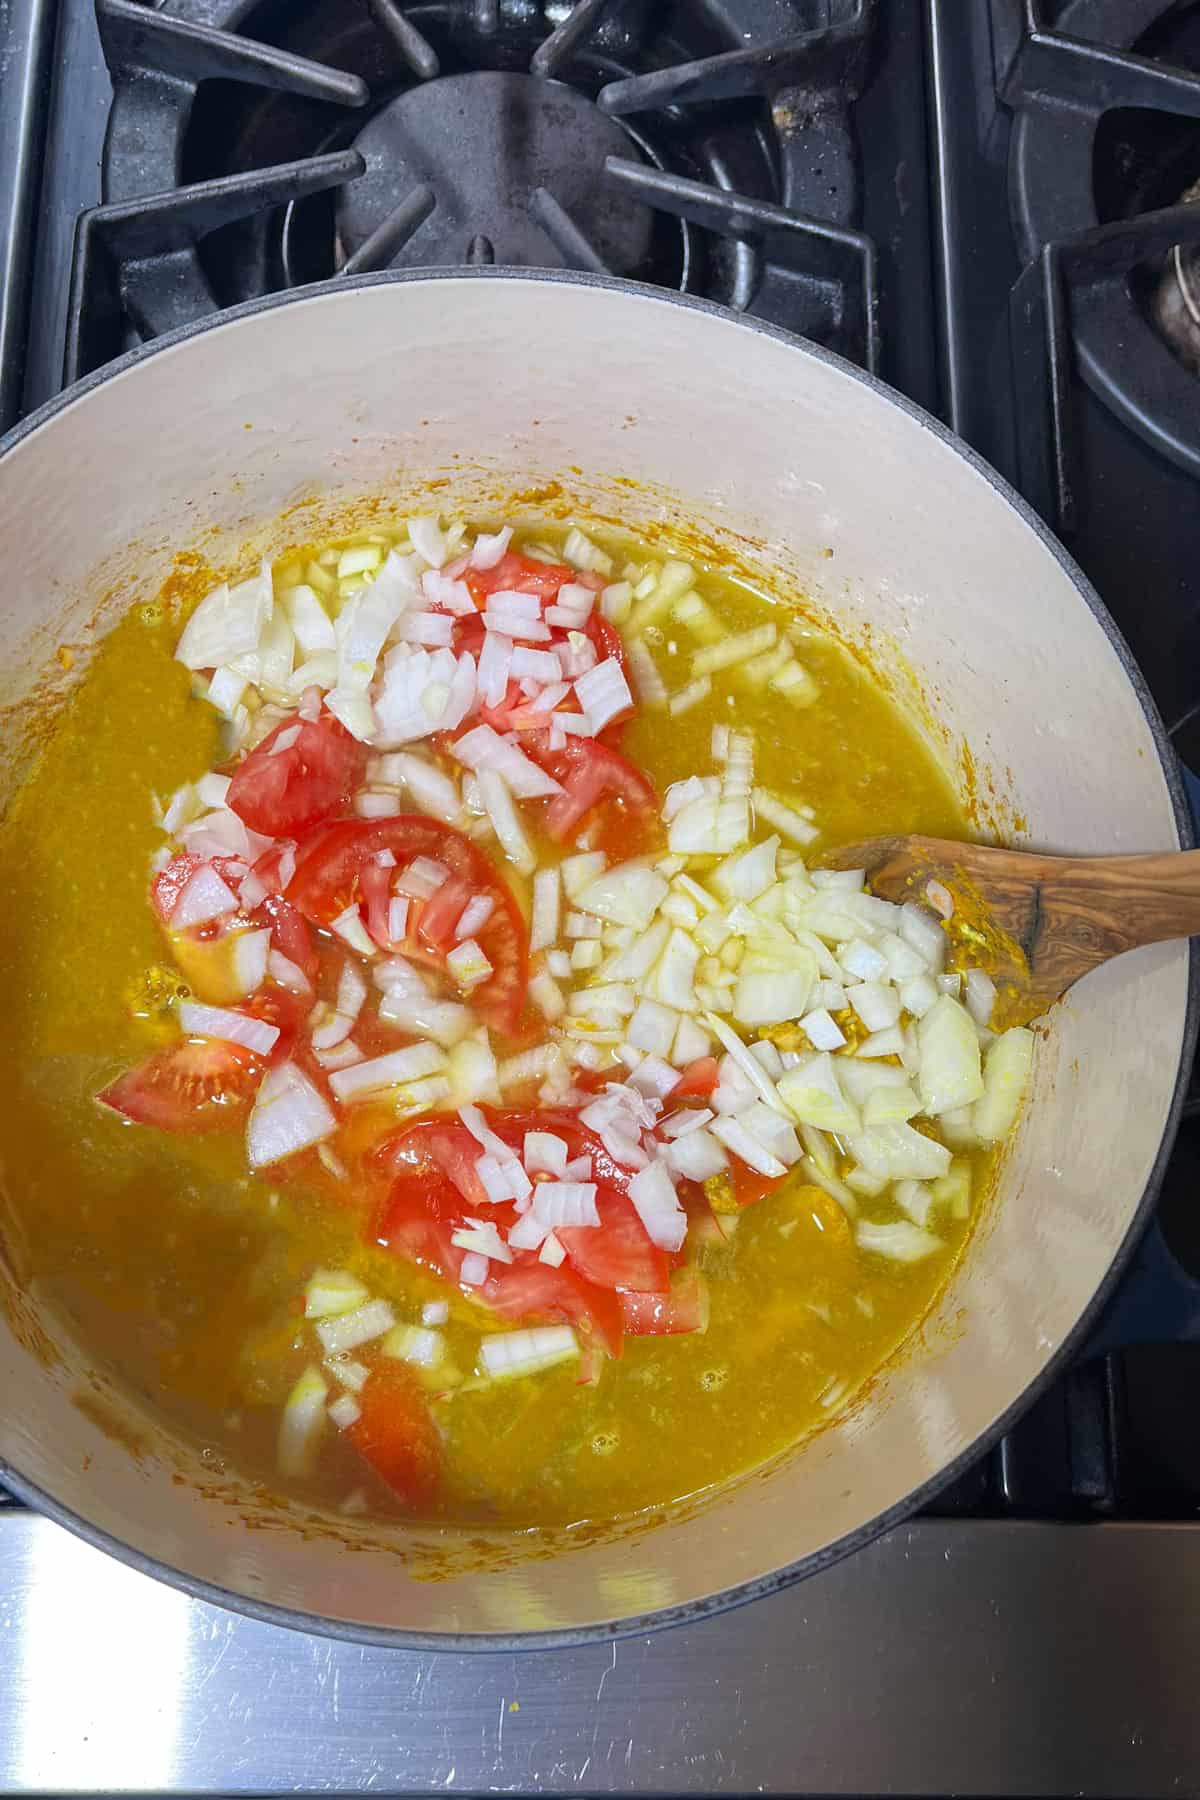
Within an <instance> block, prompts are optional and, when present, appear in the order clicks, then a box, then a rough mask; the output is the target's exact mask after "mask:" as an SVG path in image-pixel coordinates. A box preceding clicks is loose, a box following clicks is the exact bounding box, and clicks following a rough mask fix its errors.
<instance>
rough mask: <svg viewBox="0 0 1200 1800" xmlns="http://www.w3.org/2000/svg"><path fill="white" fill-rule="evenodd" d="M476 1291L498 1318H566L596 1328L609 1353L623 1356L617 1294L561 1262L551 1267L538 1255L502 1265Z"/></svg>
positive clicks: (598, 1337)
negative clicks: (497, 1314)
mask: <svg viewBox="0 0 1200 1800" xmlns="http://www.w3.org/2000/svg"><path fill="white" fill-rule="evenodd" d="M480 1292H481V1294H482V1297H483V1299H484V1300H486V1301H487V1302H488V1304H489V1305H490V1306H491V1307H492V1309H493V1310H494V1311H495V1312H498V1313H499V1314H500V1315H501V1317H502V1318H506V1319H514V1320H517V1319H528V1320H531V1321H536V1320H538V1319H549V1320H551V1321H552V1322H553V1321H557V1320H564V1321H565V1322H566V1323H567V1324H569V1325H578V1326H580V1327H581V1328H582V1329H584V1330H586V1331H592V1332H594V1333H595V1335H596V1338H597V1339H598V1341H599V1342H600V1343H601V1344H602V1345H603V1347H604V1349H605V1350H607V1352H608V1354H609V1355H610V1356H620V1354H621V1346H622V1340H623V1338H624V1326H623V1324H622V1312H621V1302H620V1299H619V1297H618V1295H617V1294H616V1293H615V1292H614V1291H613V1290H612V1289H610V1288H602V1287H597V1286H596V1285H595V1284H594V1283H593V1282H590V1281H584V1280H583V1279H582V1278H581V1277H580V1276H578V1275H576V1274H574V1273H573V1272H572V1271H571V1270H570V1269H568V1268H567V1267H566V1265H565V1264H564V1265H563V1266H562V1267H561V1268H558V1269H552V1268H550V1267H549V1266H548V1265H547V1264H546V1263H541V1262H538V1261H537V1259H536V1257H530V1258H529V1259H528V1260H527V1261H521V1262H516V1263H512V1264H508V1265H505V1264H501V1266H500V1268H499V1269H498V1270H497V1271H496V1273H495V1274H493V1275H491V1276H490V1277H489V1279H488V1280H487V1281H486V1282H485V1283H484V1286H483V1287H482V1289H481V1290H480Z"/></svg>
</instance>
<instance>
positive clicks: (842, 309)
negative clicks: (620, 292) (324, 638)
mask: <svg viewBox="0 0 1200 1800" xmlns="http://www.w3.org/2000/svg"><path fill="white" fill-rule="evenodd" d="M874 4H875V0H741V3H740V4H737V5H732V4H726V3H725V0H680V3H679V4H677V5H666V6H663V5H657V4H654V3H653V0H580V4H578V5H576V6H575V7H574V8H573V9H572V8H570V7H569V6H567V5H565V4H561V3H560V4H548V5H546V6H545V7H544V8H543V7H542V6H535V5H533V4H530V3H529V0H427V3H424V4H422V3H415V4H409V5H405V6H401V5H400V4H398V3H397V0H354V4H343V5H338V6H334V7H330V6H328V5H322V4H321V0H312V3H311V4H307V3H306V4H302V5H299V6H297V5H287V4H281V3H279V0H265V3H263V4H258V5H255V6H248V5H247V4H246V0H167V3H166V4H164V5H163V6H161V7H157V8H155V7H151V6H148V5H143V4H139V3H138V0H97V6H96V14H97V20H98V23H99V27H100V33H101V41H102V44H103V47H104V54H105V58H106V60H107V62H108V65H109V69H110V71H111V74H112V78H113V84H114V98H113V106H112V112H111V115H110V120H109V130H108V137H107V140H106V145H105V159H104V192H105V202H104V204H103V205H101V206H99V207H95V208H92V209H90V210H89V211H87V212H86V213H84V214H83V216H82V217H81V219H80V222H79V227H78V234H77V240H76V250H75V258H74V266H73V271H72V294H71V306H70V316H69V323H68V334H67V344H66V355H65V375H66V379H67V380H74V379H76V378H77V377H78V376H79V375H81V374H83V373H85V372H87V371H88V370H91V369H94V368H96V367H98V366H100V365H101V364H102V363H104V362H106V361H108V360H110V359H111V357H113V356H114V355H116V354H117V353H118V352H119V351H120V350H121V349H123V348H125V347H127V346H128V345H129V344H130V343H136V342H138V341H141V340H145V339H147V338H151V337H154V336H157V335H159V334H160V333H162V332H164V331H167V330H170V329H171V328H172V327H174V326H178V325H182V324H186V323H189V322H191V321H193V320H195V319H199V318H204V317H206V316H209V315H212V314H214V313H216V312H217V311H219V310H220V309H221V308H222V307H225V306H228V305H230V304H233V303H234V302H236V301H238V300H242V299H249V298H254V297H257V296H258V295H261V294H263V293H268V292H272V291H276V290H279V289H282V288H286V287H289V286H295V285H299V284H301V283H305V282H309V281H314V280H316V281H319V280H323V279H338V278H339V277H342V276H345V275H349V274H354V273H359V272H361V271H364V270H371V269H381V268H386V267H389V266H400V267H425V268H428V267H442V266H447V265H450V266H453V265H455V264H460V265H461V264H476V265H479V264H489V263H493V262H495V263H502V264H511V265H516V266H523V267H530V266H533V267H539V266H540V267H551V268H553V267H566V268H575V269H583V270H591V271H595V272H600V273H610V274H615V275H621V276H626V277H629V278H632V279H635V280H641V281H649V282H653V283H656V284H657V285H661V286H665V287H668V288H676V289H680V290H683V291H685V292H693V293H701V294H704V295H706V296H708V297H710V298H712V299H715V300H718V301H720V302H721V303H723V304H725V305H728V306H730V307H732V308H734V309H735V310H738V311H749V312H753V313H755V314H758V315H760V316H764V317H769V318H771V319H773V320H775V321H776V322H778V323H780V324H784V325H787V326H789V327H790V328H791V329H793V330H796V331H799V332H802V333H804V334H805V335H807V336H810V337H814V338H816V339H818V340H819V341H822V342H825V343H827V344H830V345H831V346H832V347H834V348H836V349H839V350H841V351H843V352H844V353H845V354H847V355H850V356H851V357H853V358H854V359H855V360H856V361H858V362H860V363H862V364H864V365H865V366H867V367H869V368H872V369H874V368H876V367H877V365H878V361H879V323H878V276H877V264H876V253H875V247H874V245H873V243H872V241H871V240H870V238H869V237H867V236H866V235H865V234H864V233H863V232H862V231H861V230H859V229H858V228H857V214H858V198H859V175H858V158H857V154H856V149H855V145H854V141H853V137H852V134H851V128H850V122H849V116H848V109H849V106H850V104H851V102H852V101H853V100H854V99H855V98H856V97H857V95H858V93H859V91H860V85H861V81H862V78H863V75H864V73H865V67H866V52H867V47H868V43H869V40H870V34H871V25H872V15H873V8H874Z"/></svg>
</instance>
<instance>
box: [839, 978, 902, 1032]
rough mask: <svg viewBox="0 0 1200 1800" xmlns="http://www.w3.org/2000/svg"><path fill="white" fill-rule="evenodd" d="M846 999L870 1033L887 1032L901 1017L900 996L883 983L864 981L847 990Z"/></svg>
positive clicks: (892, 988)
mask: <svg viewBox="0 0 1200 1800" xmlns="http://www.w3.org/2000/svg"><path fill="white" fill-rule="evenodd" d="M846 998H847V1000H848V1001H849V1002H850V1005H851V1006H852V1007H853V1008H854V1011H855V1012H856V1013H857V1014H858V1016H859V1018H860V1019H861V1020H862V1022H863V1024H864V1025H865V1026H866V1028H867V1030H868V1031H886V1030H887V1029H888V1026H889V1025H894V1024H895V1023H896V1021H897V1020H898V1019H899V1017H900V996H899V994H898V993H897V992H896V990H895V988H894V987H891V986H890V985H885V984H884V983H883V982H881V981H862V982H859V983H858V984H857V985H856V986H855V987H848V988H847V989H846Z"/></svg>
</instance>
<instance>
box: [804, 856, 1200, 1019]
mask: <svg viewBox="0 0 1200 1800" xmlns="http://www.w3.org/2000/svg"><path fill="white" fill-rule="evenodd" d="M822 861H823V862H824V864H825V866H826V867H827V868H835V869H865V870H866V871H867V880H868V882H869V883H870V885H871V888H872V891H873V892H874V893H876V894H878V895H879V897H880V899H883V900H901V901H903V900H920V901H923V902H925V904H930V902H931V896H930V894H929V892H928V889H929V884H930V882H933V883H934V884H935V888H934V892H933V895H932V903H933V904H934V908H935V910H936V911H944V903H945V896H944V895H943V894H941V893H939V892H938V888H937V886H936V884H939V883H940V884H941V887H942V888H944V889H948V890H949V895H950V898H951V899H952V901H953V912H952V914H951V916H950V919H949V921H948V925H947V929H948V931H949V933H950V936H951V938H952V940H953V941H954V942H955V943H956V944H957V945H958V946H959V947H960V948H961V949H962V951H963V960H964V961H965V962H968V963H970V962H972V961H973V962H974V963H976V964H977V965H979V966H981V967H984V968H986V969H987V970H988V972H989V974H991V975H992V977H993V979H994V980H995V981H996V983H997V988H998V990H999V994H998V1000H997V1006H996V1023H997V1025H1001V1024H1004V1025H1011V1024H1016V1023H1019V1022H1022V1021H1025V1020H1028V1019H1033V1018H1037V1017H1038V1016H1039V1014H1041V1013H1043V1012H1045V1010H1046V1008H1047V1007H1048V1006H1051V1005H1052V1004H1053V1003H1054V1001H1055V1000H1057V999H1059V998H1060V997H1061V996H1062V995H1063V994H1065V993H1066V991H1067V989H1068V988H1069V987H1070V986H1071V985H1072V983H1073V982H1076V981H1078V980H1079V978H1080V976H1081V975H1086V974H1087V972H1088V970H1089V969H1094V968H1095V967H1096V965H1097V964H1098V963H1102V962H1107V961H1108V959H1109V958H1110V957H1113V956H1121V955H1123V954H1124V952H1125V951H1126V950H1136V949H1138V948H1139V947H1140V946H1141V945H1142V944H1157V943H1161V942H1162V941H1163V940H1164V939H1165V938H1179V937H1191V936H1192V935H1193V934H1194V933H1197V932H1200V850H1183V851H1178V850H1177V851H1173V852H1168V853H1167V854H1166V855H1163V856H1042V855H1039V854H1033V853H1031V852H1029V851H1024V850H997V849H994V848H992V847H991V846H989V845H986V844H962V843H956V842H954V841H953V840H952V839H949V838H930V837H879V838H869V839H867V841H866V842H865V843H860V844H847V845H845V846H843V847H842V848H840V849H838V850H832V851H829V852H827V854H826V855H825V856H824V857H823V858H822ZM939 901H941V902H942V904H941V905H938V902H939Z"/></svg>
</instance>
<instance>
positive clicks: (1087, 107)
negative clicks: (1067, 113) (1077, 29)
mask: <svg viewBox="0 0 1200 1800" xmlns="http://www.w3.org/2000/svg"><path fill="white" fill-rule="evenodd" d="M1022 12H1023V25H1022V31H1021V35H1020V36H1019V37H1018V38H1016V39H1010V40H1009V41H1008V42H1005V40H1004V37H1003V34H996V35H994V37H993V45H994V51H995V57H996V87H997V91H998V92H999V94H1000V97H1001V99H1002V100H1003V101H1004V103H1005V105H1006V106H1013V107H1020V106H1027V105H1029V104H1030V102H1035V103H1036V102H1038V101H1042V100H1045V101H1052V102H1053V103H1054V104H1055V105H1059V106H1061V105H1064V104H1065V105H1070V106H1072V107H1078V108H1080V109H1081V110H1082V111H1084V112H1089V113H1096V114H1100V113H1102V112H1106V111H1107V110H1108V109H1109V108H1110V107H1116V106H1120V107H1130V106H1135V107H1141V108H1143V109H1145V110H1146V111H1148V112H1173V113H1176V112H1177V113H1182V114H1183V115H1184V117H1185V118H1193V119H1195V118H1200V75H1197V74H1195V73H1193V72H1192V71H1191V70H1188V69H1177V68H1173V67H1172V66H1171V65H1170V64H1169V63H1164V62H1158V61H1152V60H1151V59H1150V58H1148V57H1145V56H1134V55H1132V54H1131V53H1130V52H1129V51H1127V50H1113V49H1111V48H1110V47H1109V46H1108V45H1107V44H1094V43H1092V42H1091V41H1090V40H1088V39H1086V38H1078V37H1068V36H1066V35H1065V34H1064V33H1061V32H1057V31H1047V30H1046V29H1045V27H1044V25H1043V23H1042V15H1041V7H1040V5H1039V4H1038V0H1024V6H1023V8H1022Z"/></svg>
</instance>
